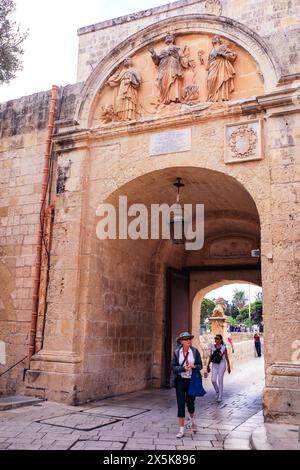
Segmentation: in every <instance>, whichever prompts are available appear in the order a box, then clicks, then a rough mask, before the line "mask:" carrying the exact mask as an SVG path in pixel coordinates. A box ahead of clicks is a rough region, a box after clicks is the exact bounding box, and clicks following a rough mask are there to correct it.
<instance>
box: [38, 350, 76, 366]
mask: <svg viewBox="0 0 300 470" xmlns="http://www.w3.org/2000/svg"><path fill="white" fill-rule="evenodd" d="M31 360H32V361H43V362H59V363H66V364H78V363H80V362H82V357H81V356H79V355H78V354H75V353H68V352H66V351H62V352H59V351H55V352H46V351H40V352H38V353H37V354H35V355H34V356H33V357H32V359H31Z"/></svg>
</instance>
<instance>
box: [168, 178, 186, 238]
mask: <svg viewBox="0 0 300 470" xmlns="http://www.w3.org/2000/svg"><path fill="white" fill-rule="evenodd" d="M173 186H175V187H176V188H177V199H176V203H175V210H174V212H173V215H172V218H171V220H170V234H171V240H172V243H174V245H182V244H184V243H185V242H186V240H185V235H184V217H183V208H182V206H181V204H180V188H183V187H184V184H183V183H182V182H181V178H177V181H176V183H174V184H173Z"/></svg>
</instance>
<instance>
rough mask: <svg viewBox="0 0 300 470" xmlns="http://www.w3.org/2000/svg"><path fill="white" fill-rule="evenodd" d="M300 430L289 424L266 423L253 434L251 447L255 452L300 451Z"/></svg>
mask: <svg viewBox="0 0 300 470" xmlns="http://www.w3.org/2000/svg"><path fill="white" fill-rule="evenodd" d="M299 429H300V428H299V427H298V426H292V425H289V424H273V423H265V424H263V425H262V426H260V427H259V428H257V429H255V431H253V433H252V434H251V439H250V443H251V447H252V449H253V450H300V441H299V440H298V433H299ZM299 436H300V435H299Z"/></svg>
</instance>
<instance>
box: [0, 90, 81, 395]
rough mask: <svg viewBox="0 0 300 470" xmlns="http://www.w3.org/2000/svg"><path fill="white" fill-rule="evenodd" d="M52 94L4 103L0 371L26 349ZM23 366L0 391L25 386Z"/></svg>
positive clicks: (69, 101)
mask: <svg viewBox="0 0 300 470" xmlns="http://www.w3.org/2000/svg"><path fill="white" fill-rule="evenodd" d="M79 89H80V85H77V86H75V87H72V86H71V87H66V88H65V90H64V100H63V103H62V105H63V106H62V109H61V118H65V117H66V116H67V115H68V113H71V114H72V109H73V108H74V103H75V97H76V96H77V93H78V90H79ZM60 95H62V89H61V90H60ZM50 98H51V91H47V92H42V93H37V94H34V95H31V96H27V97H23V98H21V99H19V100H13V101H9V102H7V103H2V104H0V138H1V141H0V341H2V342H3V343H4V346H3V348H4V351H5V355H4V357H3V358H2V361H1V362H2V363H1V364H0V373H1V372H4V371H5V370H6V369H8V368H9V367H11V366H12V365H14V364H15V363H17V362H18V361H20V360H21V359H23V358H24V357H25V356H27V355H28V340H29V331H30V321H31V309H32V292H33V280H34V270H35V254H36V242H37V235H38V227H39V214H40V209H41V204H40V201H41V189H42V178H43V162H44V153H45V143H46V135H47V125H48V114H49V104H50ZM72 107H73V108H72ZM25 367H28V364H27V360H25V361H24V362H22V363H21V364H20V365H19V366H17V367H16V368H14V369H13V370H12V371H11V372H9V373H7V374H6V375H4V376H3V377H1V379H0V393H4V392H5V393H12V392H16V391H20V390H21V389H22V386H23V382H22V378H23V368H25Z"/></svg>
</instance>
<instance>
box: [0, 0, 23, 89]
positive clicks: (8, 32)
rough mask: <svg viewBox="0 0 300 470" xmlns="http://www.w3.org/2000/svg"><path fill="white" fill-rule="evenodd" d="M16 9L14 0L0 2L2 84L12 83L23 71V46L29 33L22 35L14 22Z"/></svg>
mask: <svg viewBox="0 0 300 470" xmlns="http://www.w3.org/2000/svg"><path fill="white" fill-rule="evenodd" d="M15 8H16V6H15V2H14V0H0V84H1V83H8V82H10V81H11V80H12V79H13V78H15V76H16V73H17V72H18V71H19V70H21V69H22V62H21V60H20V55H22V54H23V49H22V47H21V45H22V43H23V41H24V40H25V38H26V37H27V34H28V33H27V31H26V32H25V33H21V31H20V26H17V24H16V22H15V21H13V19H12V17H11V16H12V14H13V13H14V11H15Z"/></svg>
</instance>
